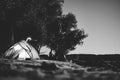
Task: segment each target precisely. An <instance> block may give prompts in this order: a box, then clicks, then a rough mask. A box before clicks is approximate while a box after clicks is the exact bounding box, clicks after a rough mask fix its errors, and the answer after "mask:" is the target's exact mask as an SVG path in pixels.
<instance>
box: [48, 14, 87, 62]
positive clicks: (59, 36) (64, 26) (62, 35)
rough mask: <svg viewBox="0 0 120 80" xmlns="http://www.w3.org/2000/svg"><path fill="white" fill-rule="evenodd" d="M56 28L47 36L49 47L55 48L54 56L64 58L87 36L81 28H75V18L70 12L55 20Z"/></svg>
mask: <svg viewBox="0 0 120 80" xmlns="http://www.w3.org/2000/svg"><path fill="white" fill-rule="evenodd" d="M54 23H56V25H55V26H57V28H58V29H57V28H54V29H55V30H54V31H53V32H52V35H51V34H50V35H51V36H49V42H48V43H49V47H50V48H51V49H52V50H55V52H56V54H55V57H56V58H57V59H59V60H64V55H66V54H67V53H68V52H69V51H70V50H74V49H75V46H76V45H77V44H80V45H81V44H82V43H83V39H84V38H86V37H87V34H85V33H84V30H83V29H78V28H77V20H76V18H75V16H74V15H73V14H72V13H68V14H67V15H62V16H61V17H60V18H58V19H57V20H55V22H54ZM55 26H54V27H55Z"/></svg>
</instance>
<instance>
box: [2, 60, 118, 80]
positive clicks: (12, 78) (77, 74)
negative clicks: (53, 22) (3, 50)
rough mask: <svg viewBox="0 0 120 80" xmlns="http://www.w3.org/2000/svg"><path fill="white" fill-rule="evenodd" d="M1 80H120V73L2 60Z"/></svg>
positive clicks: (67, 65)
mask: <svg viewBox="0 0 120 80" xmlns="http://www.w3.org/2000/svg"><path fill="white" fill-rule="evenodd" d="M93 68H94V69H93ZM91 69H92V70H91ZM0 80H120V73H119V72H114V71H111V70H99V68H95V67H82V66H79V65H76V64H72V63H69V62H60V61H49V60H38V61H18V60H6V59H0Z"/></svg>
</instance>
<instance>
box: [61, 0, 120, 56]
mask: <svg viewBox="0 0 120 80" xmlns="http://www.w3.org/2000/svg"><path fill="white" fill-rule="evenodd" d="M69 12H71V13H73V14H74V15H75V16H76V19H77V21H78V23H77V26H78V28H79V29H81V28H83V29H84V30H85V32H86V33H88V37H87V38H85V39H84V44H83V45H82V46H77V47H76V50H74V51H71V52H70V53H76V54H77V53H87V54H91V53H92V54H111V53H119V54H120V1H119V0H64V5H63V13H64V14H67V13H69Z"/></svg>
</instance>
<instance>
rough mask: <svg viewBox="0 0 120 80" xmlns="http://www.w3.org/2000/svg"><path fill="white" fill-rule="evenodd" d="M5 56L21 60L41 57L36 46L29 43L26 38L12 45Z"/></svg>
mask: <svg viewBox="0 0 120 80" xmlns="http://www.w3.org/2000/svg"><path fill="white" fill-rule="evenodd" d="M5 57H6V58H11V59H19V60H21V59H22V60H25V59H31V60H34V59H40V57H39V55H38V52H37V51H36V50H35V48H33V47H32V46H31V45H30V44H29V43H27V42H26V41H24V40H22V41H21V42H18V43H16V44H14V45H13V46H12V47H10V48H9V49H8V50H7V51H6V52H5Z"/></svg>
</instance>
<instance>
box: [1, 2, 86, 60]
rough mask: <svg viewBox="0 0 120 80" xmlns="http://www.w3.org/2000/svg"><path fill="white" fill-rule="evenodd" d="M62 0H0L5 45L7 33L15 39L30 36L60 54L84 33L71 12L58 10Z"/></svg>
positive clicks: (66, 50)
mask: <svg viewBox="0 0 120 80" xmlns="http://www.w3.org/2000/svg"><path fill="white" fill-rule="evenodd" d="M63 3H64V1H63V0H1V1H0V26H1V31H2V30H3V29H4V30H3V32H1V33H0V37H3V40H4V43H6V42H7V41H9V42H7V43H6V46H8V44H10V42H11V37H12V38H14V42H18V41H20V40H22V39H24V38H26V37H28V36H31V37H32V38H33V39H36V40H37V45H36V46H43V45H47V46H48V47H49V48H50V49H51V51H52V50H54V51H55V52H56V54H55V57H56V58H59V59H60V58H63V56H64V55H65V54H67V53H68V52H69V51H70V50H74V49H75V46H76V45H77V44H82V43H83V39H84V38H86V37H87V35H86V34H85V33H84V30H82V29H78V28H77V20H76V17H75V15H74V14H72V13H68V14H62V5H63ZM2 28H3V29H2ZM6 33H7V34H6ZM2 34H5V36H2ZM11 35H12V36H11ZM1 41H2V40H1ZM3 45H4V44H3ZM6 46H5V47H6ZM37 48H38V47H37Z"/></svg>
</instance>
